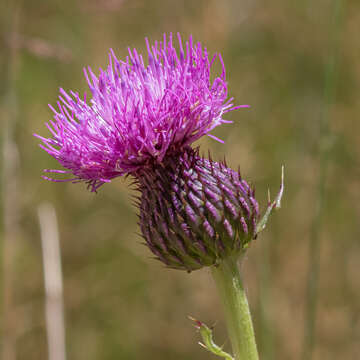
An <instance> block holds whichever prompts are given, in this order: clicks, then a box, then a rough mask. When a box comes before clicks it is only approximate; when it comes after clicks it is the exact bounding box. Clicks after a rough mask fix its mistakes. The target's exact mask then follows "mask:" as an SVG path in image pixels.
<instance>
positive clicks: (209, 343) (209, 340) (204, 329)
mask: <svg viewBox="0 0 360 360" xmlns="http://www.w3.org/2000/svg"><path fill="white" fill-rule="evenodd" d="M189 319H190V320H192V321H193V322H194V324H195V327H196V328H197V329H198V330H199V332H200V335H201V337H202V339H203V342H204V343H201V342H199V345H201V346H202V347H203V348H205V349H206V350H208V351H210V352H211V353H213V354H215V355H217V356H221V357H223V358H225V359H226V360H234V358H233V357H232V356H231V355H230V354H228V353H227V352H225V351H224V350H223V349H222V347H220V346H218V345H216V344H215V343H214V341H213V334H212V329H211V328H209V327H208V326H206V325H205V324H204V323H203V322H201V321H199V320H196V319H194V318H193V317H191V316H189Z"/></svg>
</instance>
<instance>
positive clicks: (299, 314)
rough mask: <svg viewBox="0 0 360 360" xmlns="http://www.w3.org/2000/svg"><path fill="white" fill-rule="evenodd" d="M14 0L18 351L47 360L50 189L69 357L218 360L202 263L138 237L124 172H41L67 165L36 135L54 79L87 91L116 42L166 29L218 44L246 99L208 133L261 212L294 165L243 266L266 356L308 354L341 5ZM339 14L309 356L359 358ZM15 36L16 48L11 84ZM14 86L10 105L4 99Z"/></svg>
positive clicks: (1, 55)
mask: <svg viewBox="0 0 360 360" xmlns="http://www.w3.org/2000/svg"><path fill="white" fill-rule="evenodd" d="M14 3H15V1H14V2H11V0H5V1H3V2H1V4H0V8H1V12H0V25H1V44H2V45H1V49H0V64H1V66H2V68H1V71H0V75H1V79H0V91H1V104H0V106H1V121H3V119H5V118H7V121H10V122H14V123H13V125H14V139H15V141H16V144H17V146H18V150H19V161H20V171H19V174H18V178H17V180H18V181H19V183H20V186H19V191H18V194H17V195H18V199H19V204H18V206H19V209H20V210H19V214H18V216H19V224H18V227H19V228H18V231H19V234H20V236H19V239H18V244H17V245H18V246H17V251H16V254H15V261H13V262H12V266H13V269H12V272H13V280H12V281H13V283H12V287H13V293H14V296H13V299H12V301H13V306H14V314H13V319H14V324H15V325H14V326H15V329H16V351H17V358H16V359H17V360H42V359H46V358H47V350H46V331H45V319H44V290H43V273H42V271H43V269H42V259H41V244H40V233H39V226H38V219H37V215H36V209H37V206H38V205H39V204H40V203H41V202H42V201H50V202H52V203H53V204H54V206H55V208H56V210H57V215H58V220H59V226H60V236H61V250H62V263H63V272H64V294H65V314H66V331H67V332H66V337H67V352H68V358H69V359H87V360H95V359H102V360H112V359H116V360H121V359H130V360H131V359H157V360H161V359H171V360H177V359H179V360H180V359H188V360H190V359H197V360H199V359H209V358H210V357H211V355H210V354H209V353H208V352H206V351H204V350H202V349H201V348H200V347H199V346H198V345H197V341H198V340H199V339H198V336H199V335H198V334H196V332H195V331H194V329H193V327H192V325H191V323H190V322H189V320H188V319H187V316H188V315H189V314H191V315H194V316H195V317H196V318H199V319H201V320H203V321H204V322H206V323H213V322H215V321H218V323H217V325H216V328H215V336H216V339H217V342H218V343H221V342H222V341H225V339H226V333H225V326H224V320H223V314H222V311H221V307H220V304H219V300H218V298H217V297H216V293H215V288H214V284H213V283H212V281H211V279H210V276H209V273H208V271H207V270H201V271H196V272H193V273H191V274H190V275H188V274H185V273H184V272H178V271H172V270H167V269H164V268H163V266H162V265H161V264H160V263H158V262H156V261H153V260H152V259H151V256H150V252H149V251H148V250H147V249H146V248H145V247H144V246H143V245H141V244H140V242H141V239H140V237H139V236H138V235H136V232H137V231H138V226H137V224H136V222H137V218H136V211H135V210H134V208H133V206H132V204H131V191H130V190H129V188H128V181H127V180H124V179H118V180H115V181H113V182H112V183H111V184H109V185H105V186H103V187H102V188H101V189H100V191H99V193H98V194H93V193H90V192H88V191H86V189H85V186H84V185H83V184H76V185H73V184H70V183H66V184H55V183H50V182H46V181H44V180H42V179H41V178H40V175H41V172H42V169H43V168H56V167H57V166H58V165H57V164H56V163H55V161H54V160H53V159H51V158H50V157H49V156H48V155H47V154H46V153H45V152H44V151H42V150H40V149H39V148H38V147H37V144H38V141H37V139H36V138H34V137H33V136H32V133H34V132H36V133H39V134H43V135H45V134H47V130H46V128H45V126H44V122H45V121H47V120H48V119H49V118H50V117H51V112H50V110H49V109H48V107H47V104H48V103H51V104H55V103H56V101H57V94H58V88H59V87H60V86H61V87H63V88H64V89H65V90H68V89H74V90H78V91H80V92H83V91H85V90H86V82H85V79H84V77H83V73H82V68H83V67H84V66H86V65H90V66H92V67H93V69H94V70H96V69H97V68H98V67H99V66H102V67H104V66H105V65H106V63H107V61H108V57H107V54H108V50H109V48H110V47H111V48H113V49H114V51H115V53H116V54H117V55H118V57H119V58H122V57H124V56H126V52H127V50H126V49H127V46H132V47H136V48H137V49H138V50H142V51H145V49H146V48H145V42H144V37H145V36H147V37H149V39H150V40H155V39H159V38H160V37H161V36H162V34H163V33H164V32H170V31H172V32H173V33H176V32H178V31H179V32H181V33H182V35H183V38H186V37H187V36H188V35H189V34H190V33H191V34H193V36H194V38H195V40H201V42H202V43H204V44H206V46H207V48H208V50H209V51H210V52H215V51H220V52H221V53H222V55H223V58H224V61H225V64H226V67H227V76H228V81H229V88H230V92H231V95H233V96H234V97H235V99H236V103H241V104H250V105H251V106H252V107H251V109H249V110H247V109H244V110H239V111H237V112H234V113H232V114H229V119H230V120H234V124H233V125H226V126H225V125H224V126H222V127H221V128H218V129H216V130H215V132H214V134H215V135H216V136H218V137H220V138H223V139H225V140H226V143H225V144H224V145H221V144H218V143H216V142H215V141H213V140H211V139H205V140H202V141H201V146H202V149H203V150H204V152H207V150H208V149H210V150H211V152H212V155H213V157H214V158H215V159H220V158H223V157H224V156H226V158H227V161H228V163H229V164H230V165H231V166H233V167H234V168H237V167H238V165H240V166H241V171H242V174H243V176H244V177H245V178H246V179H248V180H251V181H252V182H253V183H254V184H255V185H256V188H257V199H258V200H259V202H260V203H261V204H262V208H263V209H265V207H266V201H267V187H270V189H271V190H272V193H273V194H275V193H276V191H277V189H278V188H277V187H278V184H279V182H280V171H281V165H282V164H285V174H286V175H285V182H286V190H285V194H284V198H283V201H282V206H283V208H282V210H280V211H279V212H278V213H276V214H275V216H273V217H272V219H271V221H270V224H269V225H268V227H267V229H266V231H264V233H262V234H261V235H260V236H259V238H258V240H257V241H256V242H255V243H254V245H253V246H252V248H251V249H250V250H249V251H248V255H247V259H246V261H245V263H244V272H245V279H246V284H247V288H248V293H249V297H250V304H251V307H252V312H253V315H254V319H255V328H256V333H257V336H258V342H259V348H260V353H261V358H262V359H299V358H300V354H301V347H302V342H303V328H304V312H305V297H306V281H307V278H306V276H307V266H308V247H309V241H310V231H311V224H312V219H313V216H314V213H315V205H316V196H317V190H316V184H317V182H318V175H319V174H318V168H319V157H318V149H319V146H322V144H320V143H319V131H320V128H319V122H320V118H321V116H322V113H323V109H324V106H325V103H324V86H325V75H324V74H325V66H326V64H327V63H328V60H329V56H330V55H331V26H332V25H331V18H332V15H331V14H332V8H333V1H332V0H321V1H316V2H311V1H287V0H275V1H271V2H269V1H265V0H252V1H250V0H242V1H238V0H223V1H219V0H195V1H194V0H191V1H190V0H189V1H188V0H152V1H146V0H102V1H100V0H71V1H70V0H62V1H60V0H48V1H41V0H32V1H23V2H22V3H21V4H20V5H19V9H20V10H19V16H18V23H17V25H16V26H13V24H12V12H13V6H12V5H14ZM343 3H345V0H343ZM342 21H343V23H342V29H341V31H340V42H339V49H338V55H339V56H338V62H337V67H336V87H335V96H334V101H333V102H332V103H331V104H330V107H329V108H328V113H327V116H328V121H329V126H330V131H331V134H332V135H331V137H330V138H329V139H325V140H326V142H327V143H329V144H330V145H329V146H330V153H329V156H330V161H329V166H328V169H327V177H326V183H325V209H324V212H323V216H322V218H321V232H320V233H321V258H320V283H319V296H318V313H317V322H316V326H317V327H316V335H317V336H316V346H315V352H314V359H328V360H331V359H356V358H358V357H359V356H360V355H359V339H360V276H359V271H358V270H359V264H360V243H359V236H360V228H359V218H360V186H359V179H360V171H359V169H360V164H359V155H360V146H359V133H360V125H359V124H360V123H359V121H357V118H358V117H359V113H360V102H359V100H358V98H359V92H360V86H359V83H360V55H359V54H360V52H359V50H360V48H359V41H358V33H359V23H360V2H359V1H358V0H348V1H346V7H345V8H344V14H343V20H342ZM14 29H15V30H14ZM14 31H15V33H14ZM9 48H11V49H12V52H13V54H14V53H15V56H13V57H12V58H11V59H12V61H13V60H14V59H15V60H16V62H15V63H14V64H10V65H11V66H12V72H13V76H12V77H10V81H9V76H8V75H9V74H8V71H9V70H8V68H7V67H6V66H5V65H6V64H7V59H9V56H10V55H9V53H10V52H11V51H10V50H9ZM8 65H9V64H8ZM9 92H11V94H12V96H13V97H14V99H15V101H13V102H8V101H5V100H4V99H7V95H8V93H9ZM11 104H12V105H11ZM12 106H16V109H13V108H11V107H12ZM2 124H3V123H2ZM2 128H3V126H2ZM0 131H1V130H0ZM2 175H5V176H6V174H2ZM5 176H3V178H2V181H3V183H4V179H5ZM6 180H8V181H14V179H10V180H9V179H6ZM1 196H2V197H1V200H2V199H3V198H4V194H2V195H1ZM1 214H2V215H4V208H3V209H2V212H1ZM2 233H3V232H2ZM1 239H3V236H2V237H1ZM3 255H4V254H3V252H1V256H2V258H3V260H4V256H3ZM2 263H3V264H5V261H2ZM3 268H4V267H3ZM3 284H4V281H2V285H3ZM225 349H226V350H229V343H228V342H227V343H226V344H225ZM4 360H6V359H4Z"/></svg>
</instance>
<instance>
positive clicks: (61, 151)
mask: <svg viewBox="0 0 360 360" xmlns="http://www.w3.org/2000/svg"><path fill="white" fill-rule="evenodd" d="M178 40H179V54H178V53H177V51H176V50H175V48H174V46H173V41H172V35H170V36H169V38H168V39H167V37H166V36H165V35H164V38H163V41H160V42H155V43H154V45H152V46H151V45H150V44H149V42H148V40H146V45H147V51H148V54H147V56H148V65H145V63H144V59H143V57H142V55H141V54H138V52H137V51H136V49H133V50H131V49H130V48H129V49H128V51H129V55H128V56H127V57H126V60H125V61H121V60H118V59H117V58H116V56H115V54H114V52H113V51H112V50H111V51H110V54H109V65H108V67H107V69H106V70H102V69H100V74H99V76H98V77H97V76H96V75H95V74H94V73H93V71H92V70H91V69H90V68H87V69H84V73H85V76H86V79H87V82H88V85H89V88H90V92H91V95H92V98H91V100H90V104H88V103H87V102H86V95H84V97H83V98H80V96H79V94H78V93H76V92H73V91H70V92H69V93H67V92H66V91H65V90H63V89H60V96H59V101H58V102H57V105H58V110H56V109H55V108H53V107H52V106H51V105H49V106H50V108H51V109H52V111H53V112H54V119H53V120H51V121H49V122H48V123H47V124H46V126H47V127H48V129H49V130H50V132H51V134H52V137H50V138H44V137H42V136H40V135H36V134H35V136H37V137H38V138H40V139H41V140H42V142H43V144H41V145H40V146H41V147H42V148H43V149H44V150H45V151H47V152H48V153H49V154H50V155H51V156H53V157H54V158H55V159H56V160H57V161H58V162H59V163H60V164H61V165H62V166H63V167H65V168H66V169H67V170H45V171H46V172H55V173H70V174H72V175H73V176H72V177H71V178H69V179H65V180H55V179H50V178H48V177H45V178H46V179H48V180H53V181H81V180H83V181H86V182H88V184H89V186H90V188H91V190H92V191H96V190H97V189H98V188H99V187H100V186H101V185H102V184H103V183H105V182H109V181H111V179H113V178H115V177H117V176H122V175H124V174H133V173H134V172H136V171H137V170H139V169H142V168H144V167H146V165H147V164H148V163H149V162H153V161H156V162H158V163H159V164H160V163H161V162H162V161H163V160H164V158H165V157H169V156H171V155H172V153H173V152H174V151H178V149H181V148H184V147H186V146H188V145H190V144H191V143H193V142H194V141H196V140H198V139H199V138H200V137H202V136H204V135H209V134H208V133H209V132H210V131H211V130H212V129H214V128H215V127H216V126H218V125H220V124H223V123H228V122H229V121H226V120H224V119H223V115H224V114H226V113H227V112H229V111H231V110H234V109H237V108H240V107H246V106H247V105H243V106H233V104H232V103H231V102H232V100H233V99H232V98H229V99H228V98H227V97H228V96H227V84H226V80H225V66H224V64H223V61H222V58H221V55H220V54H215V55H214V56H213V57H212V58H211V59H210V57H209V55H208V52H207V50H206V48H203V47H202V45H201V44H200V43H197V44H194V43H193V40H192V37H190V38H189V40H188V41H187V42H186V43H185V49H184V47H183V44H182V41H181V38H180V35H178ZM216 59H218V60H219V61H220V63H221V65H222V73H221V74H220V75H219V76H217V77H215V79H214V81H212V82H211V80H210V70H211V67H212V65H213V64H214V61H215V60H216ZM209 136H213V135H209ZM213 137H214V136H213Z"/></svg>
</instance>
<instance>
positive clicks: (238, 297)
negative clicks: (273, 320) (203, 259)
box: [211, 257, 259, 360]
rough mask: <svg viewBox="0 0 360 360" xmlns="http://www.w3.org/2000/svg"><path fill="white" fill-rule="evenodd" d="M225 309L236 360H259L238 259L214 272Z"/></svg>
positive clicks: (223, 263) (230, 260)
mask: <svg viewBox="0 0 360 360" xmlns="http://www.w3.org/2000/svg"><path fill="white" fill-rule="evenodd" d="M211 271H212V275H213V277H214V279H215V282H216V285H217V288H218V291H219V294H220V298H221V300H222V303H223V305H224V310H225V317H226V322H227V327H228V332H229V336H230V340H231V344H232V348H233V352H234V358H235V359H236V360H258V359H259V356H258V352H257V348H256V342H255V335H254V328H253V325H252V321H251V315H250V309H249V304H248V301H247V298H246V293H245V289H244V286H243V283H242V280H241V277H240V272H239V268H238V264H237V258H234V257H228V258H226V259H224V260H223V261H222V262H221V263H220V264H219V265H218V266H213V267H212V268H211Z"/></svg>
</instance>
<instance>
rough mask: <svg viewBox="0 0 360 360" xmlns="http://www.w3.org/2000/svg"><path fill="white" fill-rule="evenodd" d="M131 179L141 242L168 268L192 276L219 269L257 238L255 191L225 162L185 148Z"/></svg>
mask: <svg viewBox="0 0 360 360" xmlns="http://www.w3.org/2000/svg"><path fill="white" fill-rule="evenodd" d="M135 176H136V178H137V182H138V185H139V190H140V191H141V196H140V198H139V208H140V227H141V230H142V233H143V237H144V239H145V241H146V244H147V246H148V247H149V248H150V249H151V251H152V252H153V253H154V254H155V255H156V258H157V259H159V260H160V261H162V262H163V263H165V264H166V265H167V266H168V267H170V268H174V269H182V270H187V271H192V270H196V269H200V268H202V267H204V266H210V265H214V264H217V263H218V262H219V261H220V260H221V259H223V258H225V257H228V256H230V255H234V254H240V253H241V252H243V251H244V250H245V249H246V248H247V246H248V244H249V242H250V241H251V240H252V239H253V238H255V237H256V224H257V220H258V218H259V206H258V203H257V201H256V200H255V197H254V190H253V189H252V188H251V187H250V186H249V184H248V183H247V182H246V181H245V180H243V179H242V178H241V176H240V173H239V172H236V171H234V170H232V169H230V168H228V167H227V166H226V164H225V163H224V162H214V161H212V160H211V159H205V158H203V157H200V156H199V154H198V151H197V150H194V149H192V148H190V147H187V148H185V149H182V150H181V151H179V152H178V153H177V154H176V155H173V156H172V157H169V158H167V159H166V160H165V161H164V162H163V163H162V164H161V165H159V164H158V163H157V162H154V163H153V164H152V165H149V168H144V169H141V170H140V171H138V172H137V173H136V175H135Z"/></svg>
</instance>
